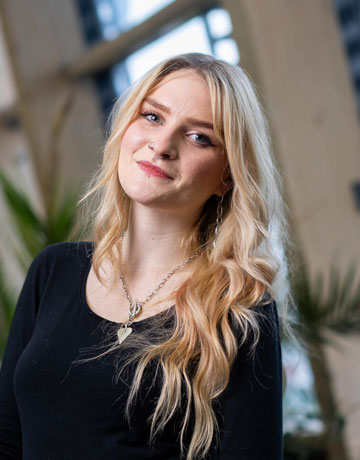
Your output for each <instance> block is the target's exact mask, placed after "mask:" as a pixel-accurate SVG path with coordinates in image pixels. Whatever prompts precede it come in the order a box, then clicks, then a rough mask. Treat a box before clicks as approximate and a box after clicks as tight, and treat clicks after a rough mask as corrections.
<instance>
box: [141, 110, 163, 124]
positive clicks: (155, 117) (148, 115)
mask: <svg viewBox="0 0 360 460" xmlns="http://www.w3.org/2000/svg"><path fill="white" fill-rule="evenodd" d="M140 115H141V116H142V117H144V118H146V119H147V120H149V121H151V122H152V123H160V117H159V116H158V115H156V113H154V112H144V113H140Z"/></svg>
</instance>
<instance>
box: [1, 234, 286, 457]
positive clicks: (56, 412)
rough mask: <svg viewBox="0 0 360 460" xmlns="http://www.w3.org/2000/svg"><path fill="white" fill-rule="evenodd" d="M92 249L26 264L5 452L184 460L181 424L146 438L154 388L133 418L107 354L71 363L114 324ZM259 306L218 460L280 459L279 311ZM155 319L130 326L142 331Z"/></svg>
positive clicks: (124, 385)
mask: <svg viewBox="0 0 360 460" xmlns="http://www.w3.org/2000/svg"><path fill="white" fill-rule="evenodd" d="M91 252H92V244H91V243H84V242H83V243H61V244H56V245H52V246H49V247H48V248H47V249H45V250H44V251H42V252H41V253H40V254H39V255H38V256H37V257H36V258H35V259H34V261H33V263H32V265H31V267H30V269H29V272H28V274H27V277H26V280H25V282H24V285H23V288H22V291H21V294H20V297H19V301H18V304H17V307H16V311H15V315H14V319H13V323H12V327H11V331H10V335H9V339H8V343H7V347H6V350H5V355H4V359H3V362H2V365H1V370H0V459H1V460H3V459H23V460H45V459H46V460H70V459H74V460H75V459H76V460H99V459H106V460H115V459H116V460H143V459H151V460H152V459H154V460H155V459H156V460H175V459H180V450H179V444H178V435H179V430H178V427H177V426H176V424H175V423H174V424H171V423H170V424H168V425H167V426H166V428H165V430H164V432H163V433H162V434H161V435H160V436H159V437H158V438H156V440H155V441H154V443H153V444H151V445H149V443H148V438H149V425H148V423H147V418H148V417H149V416H150V415H151V411H152V409H153V407H154V404H153V403H154V397H152V396H151V394H149V393H147V394H146V397H143V398H139V399H138V400H137V402H136V403H135V405H134V407H133V412H132V414H131V424H129V423H128V421H127V419H126V418H125V415H124V407H125V402H126V396H127V395H128V382H126V381H125V380H124V379H122V380H120V381H118V382H116V381H115V380H114V371H115V368H114V365H113V363H112V361H111V360H109V356H108V357H104V358H100V359H97V360H93V361H89V362H87V363H82V364H80V365H71V363H72V362H73V361H74V360H76V359H78V358H79V351H80V350H82V349H86V348H87V347H91V346H93V345H94V344H98V343H101V342H102V340H103V338H104V337H103V334H104V328H103V327H102V326H103V325H104V324H105V325H106V324H110V323H111V322H110V321H108V320H104V319H103V318H101V317H100V316H98V315H97V314H96V313H94V312H93V311H92V310H91V309H90V308H89V306H88V304H87V302H86V295H85V286H86V280H87V275H88V273H89V270H90V267H91ZM261 309H262V310H263V311H262V313H263V314H264V317H265V319H264V320H262V321H261V323H260V326H261V334H260V341H259V344H258V346H257V349H256V354H255V357H254V358H251V357H250V356H249V354H248V350H247V349H246V347H241V348H240V350H239V353H238V355H237V358H236V360H235V362H234V364H233V367H232V370H231V377H230V381H229V384H228V386H227V388H226V389H225V391H224V392H223V393H222V394H221V395H220V397H219V399H218V404H217V406H216V407H217V409H216V410H217V414H218V417H219V426H220V447H215V446H214V447H213V448H212V450H211V453H210V455H209V459H211V460H215V459H217V460H235V459H239V460H281V459H282V369H281V347H280V340H279V326H278V317H277V312H276V305H275V302H274V301H272V302H270V303H269V304H268V305H266V306H264V307H261ZM148 321H151V318H149V319H144V320H142V321H138V322H136V323H134V324H133V328H134V329H136V332H138V333H140V334H141V331H142V330H144V329H146V327H147V324H148ZM124 353H126V348H125V351H124ZM128 378H129V379H131V375H128Z"/></svg>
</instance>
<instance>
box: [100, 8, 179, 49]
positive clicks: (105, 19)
mask: <svg viewBox="0 0 360 460" xmlns="http://www.w3.org/2000/svg"><path fill="white" fill-rule="evenodd" d="M173 1H174V0H151V2H150V1H149V2H147V1H144V0H94V4H95V8H96V12H97V15H98V18H99V22H100V24H101V28H102V34H103V38H104V39H105V40H111V39H113V38H115V37H116V36H118V35H120V34H121V33H122V32H124V31H125V30H127V29H130V28H131V27H134V26H135V25H137V24H139V23H140V22H142V21H145V19H147V18H149V17H150V16H152V15H153V14H155V13H156V12H157V11H159V10H161V9H162V8H164V7H165V6H167V5H169V4H170V3H172V2H173Z"/></svg>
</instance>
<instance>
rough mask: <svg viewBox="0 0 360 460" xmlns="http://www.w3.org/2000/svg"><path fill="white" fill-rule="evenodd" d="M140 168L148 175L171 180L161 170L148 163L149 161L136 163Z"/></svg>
mask: <svg viewBox="0 0 360 460" xmlns="http://www.w3.org/2000/svg"><path fill="white" fill-rule="evenodd" d="M136 163H137V164H138V165H139V166H140V168H141V169H142V170H143V171H145V172H146V173H148V174H151V175H152V176H156V177H163V178H165V179H173V178H172V177H171V176H169V175H168V174H167V173H166V172H165V171H164V170H163V169H161V168H159V167H158V166H155V165H154V164H152V163H150V162H149V161H137V162H136Z"/></svg>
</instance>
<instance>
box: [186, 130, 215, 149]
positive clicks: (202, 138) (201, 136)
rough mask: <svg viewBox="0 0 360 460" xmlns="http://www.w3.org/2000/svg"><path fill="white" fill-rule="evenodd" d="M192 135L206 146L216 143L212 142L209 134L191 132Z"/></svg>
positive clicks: (196, 140)
mask: <svg viewBox="0 0 360 460" xmlns="http://www.w3.org/2000/svg"><path fill="white" fill-rule="evenodd" d="M191 136H192V138H193V139H194V140H195V142H197V143H198V144H200V145H204V146H207V145H214V144H213V143H212V142H211V140H210V139H209V138H208V137H207V136H205V134H199V133H194V134H191Z"/></svg>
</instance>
